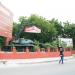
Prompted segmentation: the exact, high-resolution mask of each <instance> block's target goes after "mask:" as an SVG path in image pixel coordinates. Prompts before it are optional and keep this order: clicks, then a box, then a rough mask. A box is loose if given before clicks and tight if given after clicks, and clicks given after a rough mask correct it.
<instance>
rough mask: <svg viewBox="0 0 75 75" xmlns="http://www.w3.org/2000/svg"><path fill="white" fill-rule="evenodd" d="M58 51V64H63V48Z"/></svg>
mask: <svg viewBox="0 0 75 75" xmlns="http://www.w3.org/2000/svg"><path fill="white" fill-rule="evenodd" d="M59 51H60V60H59V64H60V63H61V64H63V63H64V49H63V47H59Z"/></svg>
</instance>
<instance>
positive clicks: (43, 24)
mask: <svg viewBox="0 0 75 75" xmlns="http://www.w3.org/2000/svg"><path fill="white" fill-rule="evenodd" d="M34 25H35V26H36V27H38V28H40V29H41V33H40V34H35V33H25V32H23V30H24V28H25V27H27V26H34ZM22 29H23V30H22ZM15 35H16V36H17V35H18V36H19V37H24V38H26V39H31V40H37V41H39V42H42V43H46V42H48V43H49V42H50V45H47V46H50V47H54V46H55V47H57V44H58V43H57V42H55V40H56V39H57V37H58V36H61V37H65V38H66V37H67V38H73V44H74V45H75V24H73V23H69V22H68V21H67V22H64V23H63V25H62V23H61V22H59V21H58V20H57V19H54V18H53V19H52V20H46V19H45V18H43V17H42V16H39V15H35V14H32V15H31V16H30V17H26V16H25V17H24V16H21V17H20V18H19V22H18V23H13V36H15ZM63 45H64V46H66V45H65V44H64V43H63Z"/></svg>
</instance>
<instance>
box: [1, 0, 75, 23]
mask: <svg viewBox="0 0 75 75" xmlns="http://www.w3.org/2000/svg"><path fill="white" fill-rule="evenodd" d="M0 2H1V3H2V4H3V5H4V6H6V7H7V8H8V9H10V10H11V11H12V13H13V20H14V21H17V20H18V18H19V16H27V17H29V16H30V15H31V14H37V15H39V16H43V17H44V18H46V19H47V20H50V19H52V18H55V19H58V20H59V21H62V22H66V21H67V20H68V21H69V22H72V23H75V0H0Z"/></svg>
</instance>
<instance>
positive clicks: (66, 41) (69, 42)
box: [58, 38, 73, 47]
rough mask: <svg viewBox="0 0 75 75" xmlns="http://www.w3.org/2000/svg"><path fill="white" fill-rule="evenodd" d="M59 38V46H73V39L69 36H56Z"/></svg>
mask: <svg viewBox="0 0 75 75" xmlns="http://www.w3.org/2000/svg"><path fill="white" fill-rule="evenodd" d="M58 39H59V46H62V45H64V46H67V47H73V40H72V39H71V38H58Z"/></svg>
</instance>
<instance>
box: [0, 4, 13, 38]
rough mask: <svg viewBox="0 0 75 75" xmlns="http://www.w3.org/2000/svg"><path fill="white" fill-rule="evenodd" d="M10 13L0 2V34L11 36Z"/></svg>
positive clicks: (11, 20) (11, 23)
mask: <svg viewBox="0 0 75 75" xmlns="http://www.w3.org/2000/svg"><path fill="white" fill-rule="evenodd" d="M12 26H13V18H12V13H11V12H10V11H9V10H8V9H7V8H6V7H4V6H3V5H2V4H1V3H0V36H4V37H8V38H12Z"/></svg>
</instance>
